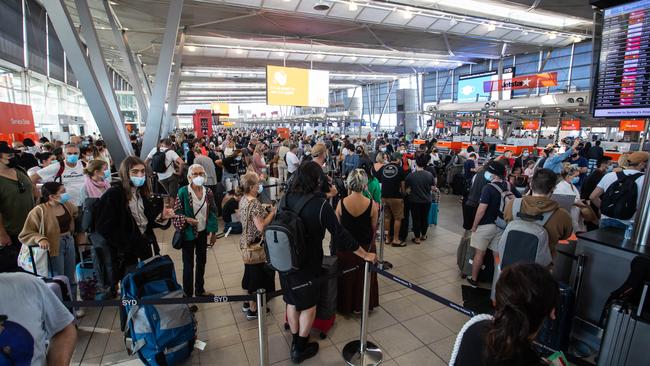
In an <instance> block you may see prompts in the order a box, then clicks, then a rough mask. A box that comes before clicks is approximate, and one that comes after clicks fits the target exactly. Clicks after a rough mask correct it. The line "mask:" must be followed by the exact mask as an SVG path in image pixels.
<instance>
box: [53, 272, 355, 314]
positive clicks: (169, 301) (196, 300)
mask: <svg viewBox="0 0 650 366" xmlns="http://www.w3.org/2000/svg"><path fill="white" fill-rule="evenodd" d="M360 268H361V266H359V265H357V266H353V267H349V268H346V269H344V270H342V271H339V272H337V273H332V274H330V275H327V276H322V277H318V278H315V279H314V280H311V281H307V282H305V283H301V284H299V285H296V286H293V287H291V290H292V291H295V290H299V289H301V288H305V287H309V286H314V285H318V284H321V283H324V282H327V281H329V280H331V279H333V278H337V277H340V276H343V275H346V274H348V273H350V272H354V271H357V270H359V269H360ZM284 291H285V290H279V291H274V292H269V293H267V294H266V298H267V300H270V299H272V298H274V297H278V296H280V295H282V294H284ZM255 299H256V295H255V294H252V295H214V296H196V297H181V298H157V299H128V300H127V299H124V300H84V301H63V304H64V305H65V306H69V307H73V308H80V307H85V308H90V307H105V306H127V305H131V306H133V305H173V304H211V303H226V302H243V301H255Z"/></svg>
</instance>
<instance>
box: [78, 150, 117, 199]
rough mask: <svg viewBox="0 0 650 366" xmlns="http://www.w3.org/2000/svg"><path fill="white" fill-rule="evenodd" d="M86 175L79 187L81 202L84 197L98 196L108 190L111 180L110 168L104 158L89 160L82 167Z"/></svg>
mask: <svg viewBox="0 0 650 366" xmlns="http://www.w3.org/2000/svg"><path fill="white" fill-rule="evenodd" d="M84 173H85V174H86V177H85V178H84V185H83V187H82V188H81V202H82V203H85V202H86V198H99V197H101V196H102V194H104V192H106V190H108V189H109V188H110V187H111V185H110V180H111V170H110V169H109V168H108V163H106V162H105V161H104V160H91V161H90V162H88V164H87V165H86V168H84Z"/></svg>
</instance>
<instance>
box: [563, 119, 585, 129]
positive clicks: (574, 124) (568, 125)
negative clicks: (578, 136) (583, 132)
mask: <svg viewBox="0 0 650 366" xmlns="http://www.w3.org/2000/svg"><path fill="white" fill-rule="evenodd" d="M560 130H562V131H580V120H578V119H568V120H564V121H562V125H561V126H560Z"/></svg>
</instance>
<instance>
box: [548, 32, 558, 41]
mask: <svg viewBox="0 0 650 366" xmlns="http://www.w3.org/2000/svg"><path fill="white" fill-rule="evenodd" d="M555 38H557V33H555V32H551V33H549V34H548V39H555Z"/></svg>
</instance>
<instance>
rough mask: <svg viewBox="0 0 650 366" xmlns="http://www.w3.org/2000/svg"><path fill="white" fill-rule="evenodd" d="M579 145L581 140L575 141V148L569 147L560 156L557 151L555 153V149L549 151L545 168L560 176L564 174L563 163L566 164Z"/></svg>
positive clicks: (547, 151)
mask: <svg viewBox="0 0 650 366" xmlns="http://www.w3.org/2000/svg"><path fill="white" fill-rule="evenodd" d="M578 144H580V139H575V140H574V141H573V146H571V147H568V148H567V150H566V151H565V152H564V153H562V154H558V153H557V151H555V149H553V148H550V149H547V150H546V151H545V152H546V156H547V158H546V161H545V162H544V166H543V168H544V169H550V170H552V171H553V173H555V174H560V173H561V172H562V162H564V161H565V160H566V159H567V158H568V157H569V156H571V155H572V154H573V152H574V151H575V149H576V147H578Z"/></svg>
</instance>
